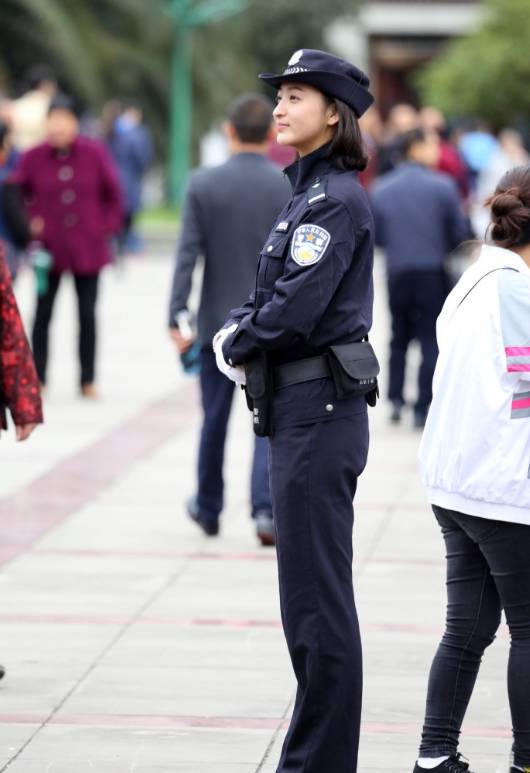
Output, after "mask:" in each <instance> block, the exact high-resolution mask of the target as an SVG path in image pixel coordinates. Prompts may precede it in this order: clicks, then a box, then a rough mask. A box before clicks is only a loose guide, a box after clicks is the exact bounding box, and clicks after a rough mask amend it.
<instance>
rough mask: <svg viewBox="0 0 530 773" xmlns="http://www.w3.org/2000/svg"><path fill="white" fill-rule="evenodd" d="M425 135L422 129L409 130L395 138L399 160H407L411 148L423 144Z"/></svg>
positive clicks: (425, 138)
mask: <svg viewBox="0 0 530 773" xmlns="http://www.w3.org/2000/svg"><path fill="white" fill-rule="evenodd" d="M426 140H427V134H426V132H425V130H424V129H411V130H410V131H408V132H404V133H403V134H400V135H399V136H398V138H397V146H398V150H399V154H400V156H401V158H407V156H408V155H409V153H410V151H411V148H412V147H413V146H414V145H417V144H418V143H421V142H425V141H426Z"/></svg>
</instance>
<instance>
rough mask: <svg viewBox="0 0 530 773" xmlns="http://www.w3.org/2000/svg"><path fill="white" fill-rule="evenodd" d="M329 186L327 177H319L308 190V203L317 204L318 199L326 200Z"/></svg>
mask: <svg viewBox="0 0 530 773" xmlns="http://www.w3.org/2000/svg"><path fill="white" fill-rule="evenodd" d="M327 188H328V181H327V178H326V177H324V178H323V179H321V178H320V177H317V179H316V180H315V182H314V183H313V184H312V185H311V186H310V188H309V190H308V191H307V203H308V204H316V202H317V201H325V200H326V199H327V197H328V193H327Z"/></svg>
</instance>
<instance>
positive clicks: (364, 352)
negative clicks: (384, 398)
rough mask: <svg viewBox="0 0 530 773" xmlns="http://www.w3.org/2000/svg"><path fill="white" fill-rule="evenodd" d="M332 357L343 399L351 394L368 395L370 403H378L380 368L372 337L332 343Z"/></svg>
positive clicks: (332, 366) (372, 404) (336, 385)
mask: <svg viewBox="0 0 530 773" xmlns="http://www.w3.org/2000/svg"><path fill="white" fill-rule="evenodd" d="M328 361H329V367H330V370H331V376H332V378H333V382H334V384H335V390H336V392H337V398H338V399H339V400H340V399H341V398H344V397H348V396H349V395H365V397H366V402H367V403H368V405H371V406H374V405H375V404H376V402H377V398H378V397H379V387H378V384H377V376H378V375H379V370H380V368H379V362H378V361H377V357H376V356H375V352H374V350H373V348H372V345H371V344H370V343H369V342H368V341H356V342H354V343H350V344H337V345H335V346H330V347H329V349H328Z"/></svg>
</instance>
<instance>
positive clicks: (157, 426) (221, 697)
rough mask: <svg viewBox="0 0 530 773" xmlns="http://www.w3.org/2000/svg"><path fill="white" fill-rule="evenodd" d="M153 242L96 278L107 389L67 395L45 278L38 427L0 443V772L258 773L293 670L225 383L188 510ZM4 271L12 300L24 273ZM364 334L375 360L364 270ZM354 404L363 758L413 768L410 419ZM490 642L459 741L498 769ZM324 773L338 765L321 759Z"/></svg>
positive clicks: (421, 528) (243, 415) (424, 530)
mask: <svg viewBox="0 0 530 773" xmlns="http://www.w3.org/2000/svg"><path fill="white" fill-rule="evenodd" d="M170 274H171V261H170V258H169V249H168V250H167V251H166V253H163V252H159V253H150V254H149V255H148V256H146V257H145V258H143V259H137V260H135V261H131V262H130V263H128V264H126V265H125V266H124V267H123V269H122V270H120V271H118V272H116V271H109V272H107V274H106V275H105V276H104V281H103V286H102V297H101V325H100V328H101V345H100V348H101V358H100V359H101V379H100V381H101V388H102V392H103V399H102V400H101V401H100V402H99V403H98V404H94V405H92V404H86V403H84V402H82V401H81V400H80V399H79V397H78V396H77V394H76V366H75V359H74V352H75V342H74V338H73V337H74V335H75V325H74V323H73V320H74V319H75V310H74V308H73V299H72V297H71V295H72V294H71V292H68V291H69V290H71V288H67V283H65V287H64V288H62V293H61V296H60V298H59V304H58V308H57V316H56V319H55V323H54V331H53V335H54V351H53V357H54V359H53V362H52V369H51V384H50V389H49V394H48V396H47V399H46V417H47V424H46V427H45V428H43V429H42V430H39V432H38V434H37V435H36V436H35V438H32V440H31V441H30V442H29V443H27V444H25V445H22V446H16V447H15V445H14V444H13V443H12V441H11V439H7V438H4V439H3V442H2V446H1V448H0V452H1V460H2V462H1V463H2V480H1V482H0V532H1V533H0V543H1V544H0V560H2V559H3V562H4V563H3V566H2V568H1V573H0V602H1V603H0V641H1V642H2V651H1V653H0V655H1V657H0V661H3V662H4V663H5V664H6V665H7V667H8V675H7V677H6V679H5V681H4V682H3V683H1V684H0V773H1V771H3V770H9V771H10V773H11V771H13V772H14V773H85V771H93V770H97V771H98V773H128V772H129V771H133V772H134V773H165V772H166V771H167V773H169V772H170V771H171V772H172V773H229V772H230V773H273V771H274V770H275V766H276V763H277V759H278V756H279V752H280V745H281V742H282V739H283V736H284V733H285V729H286V726H287V717H288V716H289V711H290V706H291V702H292V698H293V694H294V682H293V678H292V675H291V671H290V666H289V659H288V655H287V651H286V648H285V645H284V642H283V636H282V632H281V627H280V621H279V609H278V599H277V588H276V565H275V558H274V553H273V551H267V550H262V549H260V548H258V546H257V543H256V540H255V537H254V534H253V529H252V524H251V522H250V519H249V504H248V490H249V466H250V450H251V442H252V440H251V435H250V426H249V418H248V414H247V412H246V409H245V407H244V404H243V400H242V399H238V400H236V406H235V408H236V410H235V412H234V416H233V419H232V426H231V434H230V441H229V447H228V452H227V465H226V473H227V496H226V509H225V513H224V517H223V529H222V535H221V537H220V538H219V539H217V540H207V539H206V538H204V537H203V536H202V535H201V534H200V533H198V531H197V530H196V528H195V527H194V525H193V524H191V523H189V522H188V521H187V519H186V518H185V517H184V515H183V508H182V503H183V501H184V500H185V498H186V496H187V495H188V494H190V493H192V491H193V487H194V467H195V450H196V444H197V422H198V418H199V408H198V400H197V394H196V389H195V384H194V383H193V381H192V380H190V379H187V378H185V377H184V376H183V375H182V374H181V373H180V372H179V370H178V367H177V365H176V363H175V357H174V354H173V351H172V348H171V345H170V344H169V342H168V341H167V339H166V334H165V323H166V314H165V302H166V298H167V293H168V285H169V279H170ZM30 279H31V278H30V277H29V276H25V277H24V276H23V277H21V281H20V284H19V287H18V293H19V296H20V300H21V306H22V308H23V310H24V312H25V314H28V313H29V312H30V309H31V281H30ZM378 290H379V292H378V304H377V309H376V325H375V329H374V335H373V340H374V342H375V346H376V348H377V350H378V352H379V353H380V355H381V358H382V359H383V360H384V358H385V341H386V316H385V308H384V289H383V283H382V278H381V274H380V267H379V268H378ZM386 413H387V409H386V406H385V405H384V404H382V405H380V407H379V408H378V409H377V410H376V411H373V412H371V433H372V446H371V456H370V460H369V465H368V468H367V470H366V472H365V473H364V475H363V477H362V479H361V482H360V486H359V491H358V495H357V498H356V525H355V566H354V571H355V578H356V595H357V602H358V606H359V614H360V619H361V625H362V630H363V643H364V659H365V699H364V720H363V736H362V743H361V754H360V767H359V770H360V771H361V773H364V772H365V771H366V773H368V771H370V773H372V772H375V771H379V772H380V773H382V772H383V771H385V772H386V771H388V770H392V771H396V772H397V771H399V773H404V772H405V771H407V770H410V769H411V766H412V764H413V761H414V758H415V754H416V747H417V742H418V734H419V729H420V724H421V719H422V713H423V704H424V698H425V685H426V680H427V673H428V667H429V665H430V660H431V657H432V655H433V652H434V650H435V647H436V644H437V640H438V637H439V633H440V631H441V628H442V626H443V614H444V610H443V604H444V585H443V574H444V565H443V546H442V542H441V539H440V537H439V535H438V531H437V528H436V526H435V523H434V520H433V518H432V517H431V515H430V514H429V511H428V508H427V506H426V504H425V500H424V496H423V492H422V488H421V484H420V483H419V479H418V475H417V468H416V462H415V458H416V453H417V443H418V435H417V434H416V433H414V432H412V431H411V430H410V429H409V427H408V426H407V425H406V424H405V425H403V426H401V427H397V428H396V427H389V426H388V424H387V421H386V418H387V415H386ZM507 645H508V642H507V638H506V636H505V634H504V635H502V636H501V637H500V638H499V640H498V641H497V642H496V644H495V645H494V647H492V648H491V649H490V651H488V653H487V656H486V658H485V662H484V665H483V669H482V672H481V675H480V677H479V682H478V684H477V690H476V694H475V696H474V699H473V703H472V705H471V707H470V711H469V715H468V717H467V720H466V730H465V733H464V736H465V740H464V742H463V744H462V751H463V752H464V753H466V754H468V755H469V756H470V758H471V759H472V761H473V769H474V770H476V771H478V773H494V772H495V773H497V771H498V772H499V773H501V772H502V773H504V771H506V770H507V758H508V750H509V746H510V741H509V732H508V729H509V727H510V721H509V713H508V706H507V697H506V693H505V686H504V676H505V664H506V656H507ZM322 773H333V771H329V772H328V771H322Z"/></svg>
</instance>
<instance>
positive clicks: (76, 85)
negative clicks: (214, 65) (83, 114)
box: [0, 0, 171, 144]
mask: <svg viewBox="0 0 530 773" xmlns="http://www.w3.org/2000/svg"><path fill="white" fill-rule="evenodd" d="M162 8H163V0H150V2H149V3H147V2H145V0H90V2H89V3H88V2H86V0H1V3H0V49H1V50H2V61H1V63H0V79H1V82H2V85H3V90H5V91H7V92H8V93H11V94H13V93H15V94H16V92H17V90H19V89H20V87H21V86H23V85H24V75H25V73H26V71H27V69H28V67H30V66H31V65H34V64H43V63H45V64H47V65H49V66H51V68H52V69H53V70H54V71H55V72H56V74H57V77H58V80H59V83H60V86H61V88H63V89H64V90H66V91H68V92H71V93H72V94H74V95H75V96H76V97H77V98H79V99H80V100H82V101H83V102H84V104H85V105H86V106H87V107H89V108H91V109H92V110H94V111H98V110H99V109H100V108H101V106H102V105H103V104H104V103H105V102H106V101H107V100H109V99H116V98H118V99H119V98H125V99H135V100H137V101H138V102H140V103H141V104H142V105H143V106H144V108H145V111H146V114H147V116H148V120H149V122H150V124H151V125H152V127H153V129H154V131H155V134H157V135H158V139H159V142H160V144H162V143H163V142H164V139H165V132H166V124H167V94H168V89H169V68H168V64H167V63H168V61H169V52H170V49H171V28H170V24H169V17H168V16H166V14H165V13H164V12H163V10H162Z"/></svg>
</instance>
